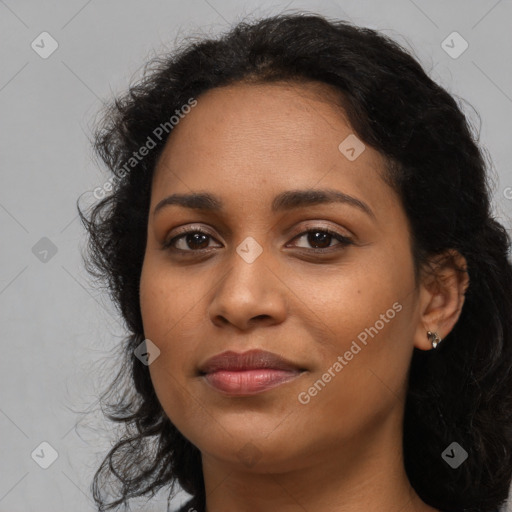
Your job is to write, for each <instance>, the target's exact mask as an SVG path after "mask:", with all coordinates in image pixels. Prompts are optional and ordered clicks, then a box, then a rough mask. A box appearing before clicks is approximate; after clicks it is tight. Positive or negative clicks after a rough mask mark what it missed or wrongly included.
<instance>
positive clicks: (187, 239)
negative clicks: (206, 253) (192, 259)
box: [162, 229, 213, 252]
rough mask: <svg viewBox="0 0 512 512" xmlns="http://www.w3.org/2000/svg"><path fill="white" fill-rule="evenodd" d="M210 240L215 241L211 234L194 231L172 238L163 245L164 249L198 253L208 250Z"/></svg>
mask: <svg viewBox="0 0 512 512" xmlns="http://www.w3.org/2000/svg"><path fill="white" fill-rule="evenodd" d="M209 239H213V237H212V236H211V235H210V234H208V233H205V232H204V231H201V230H199V229H194V230H190V231H185V232H183V233H182V234H181V235H178V236H175V237H174V238H171V239H170V240H169V241H167V242H165V243H164V244H163V246H162V249H169V248H172V249H175V250H177V251H182V252H197V251H200V250H204V249H208V245H209V242H210V240H209ZM178 245H181V247H178Z"/></svg>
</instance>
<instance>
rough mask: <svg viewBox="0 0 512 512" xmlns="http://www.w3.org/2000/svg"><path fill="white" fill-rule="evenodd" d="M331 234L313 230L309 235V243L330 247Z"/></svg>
mask: <svg viewBox="0 0 512 512" xmlns="http://www.w3.org/2000/svg"><path fill="white" fill-rule="evenodd" d="M330 238H331V235H330V234H329V233H323V232H321V231H315V232H311V233H309V235H308V243H309V244H310V245H312V246H315V244H316V245H320V248H324V247H329V244H330Z"/></svg>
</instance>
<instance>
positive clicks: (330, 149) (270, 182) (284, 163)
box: [152, 82, 396, 203]
mask: <svg viewBox="0 0 512 512" xmlns="http://www.w3.org/2000/svg"><path fill="white" fill-rule="evenodd" d="M340 101H341V98H340V95H339V94H338V93H337V91H335V90H334V89H333V88H332V87H330V86H328V85H326V84H322V83H318V82H310V83H304V84H295V83H280V82H277V83H270V84H267V83H264V84H236V85H232V86H229V87H220V88H216V89H211V90H209V91H207V92H206V93H204V94H203V95H201V96H200V97H198V98H197V105H196V106H195V107H194V108H193V109H192V110H191V111H190V113H188V114H186V115H185V116H184V117H183V118H182V119H181V120H180V122H179V124H178V125H176V126H175V127H174V129H173V131H172V132H171V134H170V136H169V138H168V140H167V143H166V146H165V148H164V151H163V152H162V155H161V158H160V160H159V162H158V165H157V168H156V172H155V176H154V182H153V194H152V195H153V196H155V197H153V198H152V203H154V202H155V201H157V199H158V198H159V196H163V193H164V192H190V190H191V189H193V190H197V189H198V188H201V189H205V188H208V189H210V190H215V191H218V192H219V193H222V192H225V193H228V192H233V193H235V192H238V193H239V192H240V191H242V190H243V191H244V192H246V193H247V192H249V191H251V190H252V191H254V192H255V193H257V194H260V195H261V194H262V193H263V190H264V189H269V190H272V191H273V192H278V191H281V190H285V189H292V188H297V187H307V188H314V187H316V186H318V187H323V186H328V187H336V188H338V189H342V190H343V191H344V192H347V193H354V194H360V195H361V194H363V195H366V196H367V197H368V198H369V199H368V200H372V196H375V195H379V194H380V195H381V196H382V194H383V193H384V194H391V193H392V191H391V190H385V189H388V188H389V187H388V186H387V185H386V184H385V182H384V181H383V180H382V179H381V177H380V176H381V174H382V172H383V170H384V167H385V160H384V158H383V157H382V155H380V154H379V153H378V152H377V151H375V150H374V149H372V148H371V147H369V146H367V145H365V146H362V147H364V151H362V153H361V154H360V155H359V156H358V157H357V158H356V159H354V160H349V159H348V158H346V156H344V154H343V153H342V152H341V151H340V149H339V146H340V144H341V143H343V141H345V140H347V138H348V137H356V135H355V133H354V130H353V128H352V127H351V126H350V124H349V122H348V119H347V116H346V114H345V113H344V110H343V109H342V107H341V104H340ZM348 140H352V139H350V138H349V139H348ZM356 141H357V139H356ZM379 189H381V190H380V191H379ZM160 198H161V197H160ZM374 199H375V200H376V199H378V198H377V197H375V198H374ZM395 199H396V198H395ZM380 200H382V197H381V199H380Z"/></svg>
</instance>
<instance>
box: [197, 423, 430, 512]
mask: <svg viewBox="0 0 512 512" xmlns="http://www.w3.org/2000/svg"><path fill="white" fill-rule="evenodd" d="M401 436H402V428H401V418H400V417H398V418H388V419H387V420H386V424H385V425H383V424H382V423H381V424H380V425H379V426H378V427H376V428H375V431H373V432H372V433H371V435H369V432H362V433H360V435H359V437H358V439H350V440H348V441H347V440H345V441H344V442H340V443H339V449H337V450H334V449H332V446H330V447H324V449H323V451H319V450H318V449H315V451H314V452H313V453H308V454H301V456H300V458H299V457H298V456H297V458H295V459H294V460H293V461H292V462H291V463H290V465H289V466H288V465H287V464H280V465H277V464H273V463H272V461H268V463H266V462H265V461H264V460H263V458H262V459H261V461H258V462H257V463H256V464H255V465H254V466H253V467H252V468H250V469H249V468H247V467H246V466H243V465H241V464H234V463H232V462H226V461H222V460H219V459H218V458H216V457H212V456H205V455H204V454H203V457H202V460H203V473H204V480H205V491H206V512H225V511H226V510H243V511H244V512H267V511H268V510H269V506H271V507H272V509H273V510H279V511H280V512H292V511H293V512H296V511H297V510H308V511H313V510H314V511H315V512H334V511H335V512H363V511H364V512H367V511H368V510H379V511H380V512H396V511H397V510H400V512H436V510H437V509H434V508H433V507H430V506H429V505H427V504H426V503H424V502H423V501H422V500H421V499H420V498H419V496H418V495H417V494H416V492H415V491H414V489H413V488H412V487H411V485H410V483H409V480H408V478H407V475H406V473H405V468H404V463H403V453H402V448H401V447H402V437H401ZM369 440H370V441H369ZM390 441H393V442H390Z"/></svg>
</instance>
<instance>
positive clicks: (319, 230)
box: [162, 227, 354, 254]
mask: <svg viewBox="0 0 512 512" xmlns="http://www.w3.org/2000/svg"><path fill="white" fill-rule="evenodd" d="M309 233H327V234H328V235H331V236H332V237H334V238H335V239H336V240H338V242H339V244H336V245H334V246H329V247H325V248H312V249H306V248H305V247H299V249H303V250H306V251H308V252H312V253H317V254H318V253H327V252H332V250H333V247H338V246H340V248H343V247H346V246H347V245H352V244H353V243H354V242H353V241H352V240H351V239H350V238H348V237H346V236H343V235H340V234H339V233H337V232H336V231H333V230H331V229H329V228H324V227H322V228H321V227H313V228H310V229H307V230H306V231H303V232H302V233H299V234H298V235H297V236H295V237H294V238H292V240H296V239H297V238H299V239H300V238H301V237H303V236H305V235H308V234H309ZM193 234H200V235H206V236H207V237H210V238H211V239H212V238H214V237H213V236H211V235H210V234H209V233H206V232H205V231H201V230H200V229H191V230H188V231H183V232H182V233H181V234H179V235H177V236H175V237H173V238H171V239H170V240H168V241H167V242H164V243H163V244H162V249H163V250H165V249H169V250H172V251H174V252H181V253H182V254H183V253H187V252H188V253H200V252H201V251H209V250H210V248H207V249H197V250H196V249H188V250H184V249H177V248H176V247H172V245H173V244H174V243H175V242H176V241H178V240H179V239H181V238H183V237H185V236H187V235H193Z"/></svg>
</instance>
